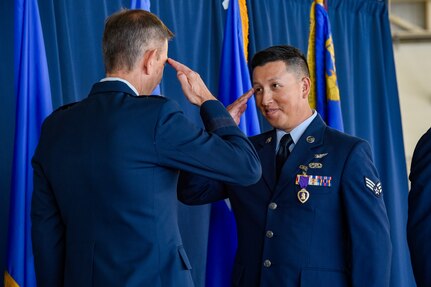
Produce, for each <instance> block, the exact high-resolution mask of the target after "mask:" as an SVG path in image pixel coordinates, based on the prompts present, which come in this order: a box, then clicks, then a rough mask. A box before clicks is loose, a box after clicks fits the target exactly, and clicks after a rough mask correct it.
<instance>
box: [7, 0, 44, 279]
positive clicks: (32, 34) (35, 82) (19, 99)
mask: <svg viewBox="0 0 431 287" xmlns="http://www.w3.org/2000/svg"><path fill="white" fill-rule="evenodd" d="M14 13H15V33H14V34H15V39H14V51H15V55H14V66H15V74H14V76H15V81H14V85H15V94H16V122H15V141H14V154H13V163H12V181H11V193H10V205H9V208H10V210H9V232H8V246H7V264H6V268H7V270H6V271H5V273H4V284H5V287H16V286H20V287H31V286H36V279H35V273H34V263H33V252H32V246H31V224H30V202H31V194H32V191H33V171H32V168H31V158H32V156H33V153H34V150H35V148H36V145H37V142H38V140H39V135H40V128H41V125H42V122H43V120H44V119H45V117H46V116H47V115H48V114H49V113H50V112H51V111H52V103H51V90H50V83H49V75H48V64H47V61H46V54H45V45H44V41H43V35H42V26H41V22H40V18H39V9H38V6H37V0H15V11H14Z"/></svg>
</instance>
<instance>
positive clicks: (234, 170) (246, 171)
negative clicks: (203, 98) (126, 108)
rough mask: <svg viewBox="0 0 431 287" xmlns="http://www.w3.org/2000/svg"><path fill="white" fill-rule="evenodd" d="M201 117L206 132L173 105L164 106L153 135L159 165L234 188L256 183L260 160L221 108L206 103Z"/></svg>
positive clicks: (216, 102)
mask: <svg viewBox="0 0 431 287" xmlns="http://www.w3.org/2000/svg"><path fill="white" fill-rule="evenodd" d="M201 117H202V120H203V122H204V125H205V127H206V130H203V129H201V128H198V127H196V126H195V125H194V124H192V123H191V122H190V121H189V120H188V119H187V118H186V117H185V116H184V114H183V113H182V112H181V111H180V109H179V107H178V106H177V105H176V104H174V102H172V101H167V102H166V103H165V104H164V105H163V108H162V110H161V111H160V116H159V120H158V124H157V127H156V135H155V148H156V150H157V153H158V159H159V164H160V165H163V166H168V167H171V168H174V169H179V170H184V171H188V172H192V173H196V174H198V175H203V176H206V177H209V178H212V179H216V180H221V181H224V182H228V183H233V184H240V185H250V184H253V183H255V182H257V181H258V180H259V178H260V176H261V166H260V161H259V157H258V155H257V153H256V151H255V149H254V147H253V145H252V144H251V143H250V141H249V140H248V139H247V137H246V136H245V135H244V134H243V133H242V132H241V130H240V129H239V128H238V127H237V126H236V124H235V122H234V121H233V119H232V118H231V116H230V115H229V113H228V112H227V111H226V109H225V108H224V107H223V105H222V104H221V103H220V102H219V101H207V102H205V103H204V104H203V105H202V107H201Z"/></svg>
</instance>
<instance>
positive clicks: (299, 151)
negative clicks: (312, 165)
mask: <svg viewBox="0 0 431 287" xmlns="http://www.w3.org/2000/svg"><path fill="white" fill-rule="evenodd" d="M325 129H326V124H325V123H324V122H323V120H322V118H321V117H320V115H319V114H317V116H316V118H315V119H314V120H313V121H312V122H311V124H310V125H309V126H308V128H307V129H306V130H305V132H304V134H303V135H302V136H301V138H300V139H299V140H298V142H297V143H296V144H295V147H294V149H293V150H292V152H291V154H290V156H289V158H288V159H287V160H286V162H285V164H284V166H283V168H282V171H281V174H280V179H279V181H278V183H277V186H276V191H275V193H276V194H278V193H279V192H280V191H282V190H283V189H285V187H286V185H288V184H292V183H294V182H295V178H296V175H297V174H300V173H301V172H302V170H301V169H300V168H299V167H300V166H301V165H305V166H308V163H309V162H311V161H312V160H313V159H314V152H313V149H315V148H317V147H319V146H321V145H322V144H323V136H324V132H325Z"/></svg>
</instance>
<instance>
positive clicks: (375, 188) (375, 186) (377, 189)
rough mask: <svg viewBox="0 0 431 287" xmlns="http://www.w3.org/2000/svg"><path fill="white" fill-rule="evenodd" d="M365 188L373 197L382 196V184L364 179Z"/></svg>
mask: <svg viewBox="0 0 431 287" xmlns="http://www.w3.org/2000/svg"><path fill="white" fill-rule="evenodd" d="M365 186H366V187H367V188H369V189H370V190H371V191H372V192H373V193H374V195H375V196H377V197H380V195H381V194H382V192H383V190H382V184H381V183H380V182H376V183H375V182H374V181H372V180H371V179H369V178H368V177H365Z"/></svg>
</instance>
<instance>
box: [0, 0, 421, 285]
mask: <svg viewBox="0 0 431 287" xmlns="http://www.w3.org/2000/svg"><path fill="white" fill-rule="evenodd" d="M221 2H222V1H221V0H213V1H200V0H183V1H177V0H152V1H151V11H152V12H153V13H155V14H157V15H159V17H160V18H161V19H162V20H163V21H164V22H165V23H166V24H167V26H168V27H169V28H170V29H171V30H172V31H173V32H174V33H175V34H176V37H175V38H174V39H173V41H172V42H171V43H170V47H169V55H170V56H171V57H173V58H176V59H178V60H180V61H183V62H184V63H185V64H187V65H189V66H190V67H191V68H193V69H195V70H196V71H198V72H199V73H200V75H201V77H202V78H203V79H204V80H205V81H206V82H207V83H208V84H209V88H210V90H211V91H212V92H213V93H214V94H217V93H218V91H217V83H218V81H219V75H218V73H219V71H218V68H219V65H220V58H221V46H222V40H223V27H224V23H225V17H226V11H224V10H223V9H222V7H221ZM311 2H312V1H311V0H284V1H280V0H267V1H260V0H248V1H247V6H248V14H249V18H250V37H249V40H250V44H249V55H253V54H254V53H255V52H256V51H258V50H261V49H263V48H266V47H268V46H269V45H275V44H292V45H295V46H297V47H299V48H300V49H301V50H302V51H303V52H304V53H306V51H307V45H308V30H309V11H310V5H311ZM129 5H130V0H122V1H120V0H99V1H86V0H74V1H56V0H43V1H42V0H39V9H40V17H41V21H42V27H43V33H44V37H45V47H46V53H47V57H48V68H49V73H50V81H51V92H52V102H53V107H54V108H56V107H58V106H60V105H62V104H66V103H70V102H73V101H77V100H80V99H82V98H84V97H85V96H86V95H87V93H88V91H89V89H90V87H91V85H92V84H93V82H95V81H97V80H99V79H100V78H102V77H103V76H104V70H103V64H102V56H101V37H102V31H103V26H104V19H105V18H106V16H108V15H109V14H111V13H113V12H114V11H117V10H118V9H120V7H129ZM11 11H13V1H0V23H1V25H0V39H1V42H2V45H0V57H1V58H0V59H1V61H0V62H1V63H2V65H0V100H1V103H2V104H1V105H0V119H1V120H0V144H1V146H2V149H1V151H0V159H1V160H0V263H1V265H0V266H1V267H2V268H1V270H4V261H5V248H6V238H7V235H6V232H7V210H8V208H9V207H8V205H7V204H5V203H7V202H9V191H10V174H11V157H12V150H13V129H14V118H15V114H14V113H15V112H14V110H15V99H14V93H13V84H12V83H13V61H12V59H13V48H12V43H13V19H12V12H11ZM328 13H329V17H330V21H331V26H332V36H333V40H334V46H335V55H336V61H337V63H336V64H337V74H338V83H339V88H340V96H341V104H342V113H343V120H344V128H345V131H346V132H347V133H350V134H353V135H357V136H360V137H362V138H364V139H366V140H368V141H369V142H370V144H371V146H372V149H373V154H374V159H375V162H376V165H377V168H378V170H379V173H380V175H381V179H382V182H383V186H384V189H385V200H386V203H387V205H388V209H389V218H390V221H391V224H392V225H391V227H392V230H391V232H392V236H393V239H394V252H395V253H394V258H393V266H392V271H393V272H392V282H391V286H394V287H401V286H403V287H404V286H407V287H410V286H414V283H413V280H412V272H411V266H410V264H409V261H408V259H409V255H408V250H407V248H406V241H405V234H404V231H405V223H406V215H407V213H406V209H407V208H406V206H407V188H408V187H407V175H406V169H405V164H404V162H405V161H404V159H405V158H404V147H403V142H402V130H401V120H400V109H399V102H398V91H397V83H396V78H395V68H394V59H393V51H392V42H391V39H390V31H389V21H388V7H387V3H385V1H379V0H329V1H328ZM161 92H162V94H164V95H167V96H169V97H172V98H174V99H176V100H177V101H178V102H179V104H180V105H181V106H182V107H183V109H184V111H185V112H186V114H187V115H189V116H190V117H191V118H192V119H193V120H195V121H196V123H197V124H201V123H200V120H199V116H198V110H197V109H196V108H195V107H193V106H192V105H190V104H189V103H187V101H186V100H185V99H184V97H183V95H182V93H181V90H180V87H179V84H178V82H177V80H176V77H175V73H174V71H173V70H172V69H171V68H169V67H167V68H166V70H165V77H164V80H163V82H162V84H161ZM260 121H261V127H262V130H263V131H264V130H267V129H269V128H270V127H269V125H268V124H267V122H266V121H265V120H263V119H262V118H260ZM180 213H181V214H180V217H181V222H180V227H181V230H182V231H183V235H184V243H185V247H186V248H187V249H188V253H189V255H190V257H191V261H192V264H193V268H194V269H193V276H194V277H195V280H196V286H204V283H203V282H204V276H205V260H206V255H205V248H206V240H207V234H208V221H209V207H208V206H201V207H186V206H182V205H181V206H180Z"/></svg>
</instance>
